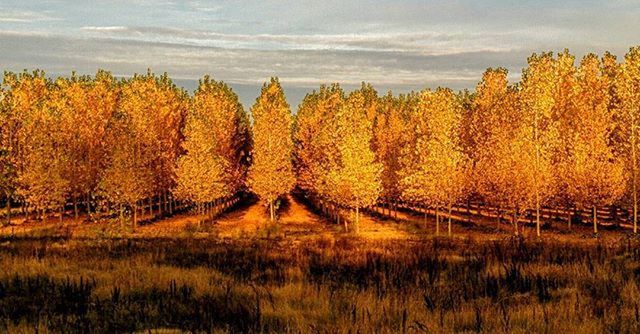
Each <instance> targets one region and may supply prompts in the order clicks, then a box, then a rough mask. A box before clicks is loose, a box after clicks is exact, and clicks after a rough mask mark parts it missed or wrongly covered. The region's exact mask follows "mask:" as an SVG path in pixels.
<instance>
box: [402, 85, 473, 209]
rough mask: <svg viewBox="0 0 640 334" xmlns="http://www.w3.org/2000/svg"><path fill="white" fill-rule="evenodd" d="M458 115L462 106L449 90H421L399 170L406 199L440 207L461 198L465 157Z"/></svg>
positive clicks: (460, 114)
mask: <svg viewBox="0 0 640 334" xmlns="http://www.w3.org/2000/svg"><path fill="white" fill-rule="evenodd" d="M461 117H462V108H461V106H460V104H459V101H458V99H457V97H456V96H455V95H454V94H453V92H452V91H451V90H448V89H440V88H439V89H438V90H436V91H435V92H433V91H430V90H424V91H423V92H421V93H420V95H419V97H418V104H417V108H416V109H415V111H414V112H413V113H412V114H411V120H410V124H411V127H410V128H409V129H407V130H408V131H409V135H410V138H411V139H410V141H409V145H408V146H407V148H406V149H405V150H404V154H403V168H402V169H401V170H400V172H399V173H400V175H401V176H402V178H401V180H400V184H401V187H402V195H403V197H404V198H405V199H407V200H409V201H414V202H418V203H420V204H424V205H430V206H434V207H443V206H447V205H450V204H453V203H455V202H456V201H458V200H460V199H461V198H462V196H463V192H464V190H465V187H464V185H465V182H466V181H465V177H466V172H465V166H466V158H465V156H464V154H463V152H462V146H461V143H460V131H461V120H462V119H461Z"/></svg>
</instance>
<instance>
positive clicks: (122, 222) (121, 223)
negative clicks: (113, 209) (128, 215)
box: [120, 204, 124, 228]
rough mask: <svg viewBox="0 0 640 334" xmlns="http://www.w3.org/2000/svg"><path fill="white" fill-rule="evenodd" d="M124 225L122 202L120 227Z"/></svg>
mask: <svg viewBox="0 0 640 334" xmlns="http://www.w3.org/2000/svg"><path fill="white" fill-rule="evenodd" d="M123 227H124V210H123V207H122V204H120V228H123Z"/></svg>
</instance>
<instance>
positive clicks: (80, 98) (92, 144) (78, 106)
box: [52, 70, 118, 218]
mask: <svg viewBox="0 0 640 334" xmlns="http://www.w3.org/2000/svg"><path fill="white" fill-rule="evenodd" d="M117 99H118V92H117V89H116V82H115V79H114V78H113V76H112V75H111V74H110V73H109V72H105V71H102V70H100V71H98V72H97V74H96V76H95V79H93V78H91V77H89V76H82V77H77V76H76V75H75V74H72V76H71V77H70V78H59V79H58V80H56V82H55V90H54V96H53V97H52V104H53V105H54V107H55V109H56V110H57V112H58V113H59V115H60V124H59V125H58V127H59V128H60V129H61V131H62V139H61V140H62V145H63V151H64V152H63V154H64V155H65V159H66V161H67V164H66V165H65V169H64V178H65V179H66V180H67V182H69V194H68V195H69V196H70V197H71V199H72V201H73V206H74V213H75V217H76V218H78V205H77V204H78V201H79V200H81V199H83V198H84V199H86V200H85V204H86V205H87V209H89V204H90V201H89V198H91V197H94V196H95V192H96V190H97V186H98V182H99V180H100V172H101V171H102V170H103V168H104V164H105V159H106V152H107V147H106V130H107V125H108V123H109V121H110V120H111V117H112V116H113V114H114V113H115V110H116V106H117V104H116V103H117ZM88 211H89V210H88Z"/></svg>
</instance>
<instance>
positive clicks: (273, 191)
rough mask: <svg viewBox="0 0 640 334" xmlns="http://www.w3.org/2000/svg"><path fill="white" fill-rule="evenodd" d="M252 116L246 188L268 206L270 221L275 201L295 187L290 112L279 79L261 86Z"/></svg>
mask: <svg viewBox="0 0 640 334" xmlns="http://www.w3.org/2000/svg"><path fill="white" fill-rule="evenodd" d="M251 116H252V117H253V127H252V133H253V154H252V164H251V167H250V168H249V186H250V188H251V190H252V191H253V192H254V193H256V194H257V195H258V196H259V197H260V198H261V199H262V200H263V201H265V202H266V203H267V204H268V205H269V209H270V216H271V220H274V219H275V216H274V201H275V200H277V199H278V197H280V196H281V195H283V194H286V193H288V192H289V191H290V190H291V188H293V186H294V184H295V175H294V173H293V166H292V161H291V159H292V151H293V140H292V138H291V122H292V120H291V111H290V110H289V105H288V104H287V101H286V100H285V97H284V92H283V90H282V87H280V82H279V81H278V79H276V78H272V79H271V81H270V82H269V84H267V83H265V84H264V85H263V86H262V91H261V93H260V96H259V97H258V98H257V99H256V102H255V104H254V105H253V107H252V108H251Z"/></svg>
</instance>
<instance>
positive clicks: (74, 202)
mask: <svg viewBox="0 0 640 334" xmlns="http://www.w3.org/2000/svg"><path fill="white" fill-rule="evenodd" d="M73 216H74V217H75V219H76V220H77V219H78V198H77V197H73Z"/></svg>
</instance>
